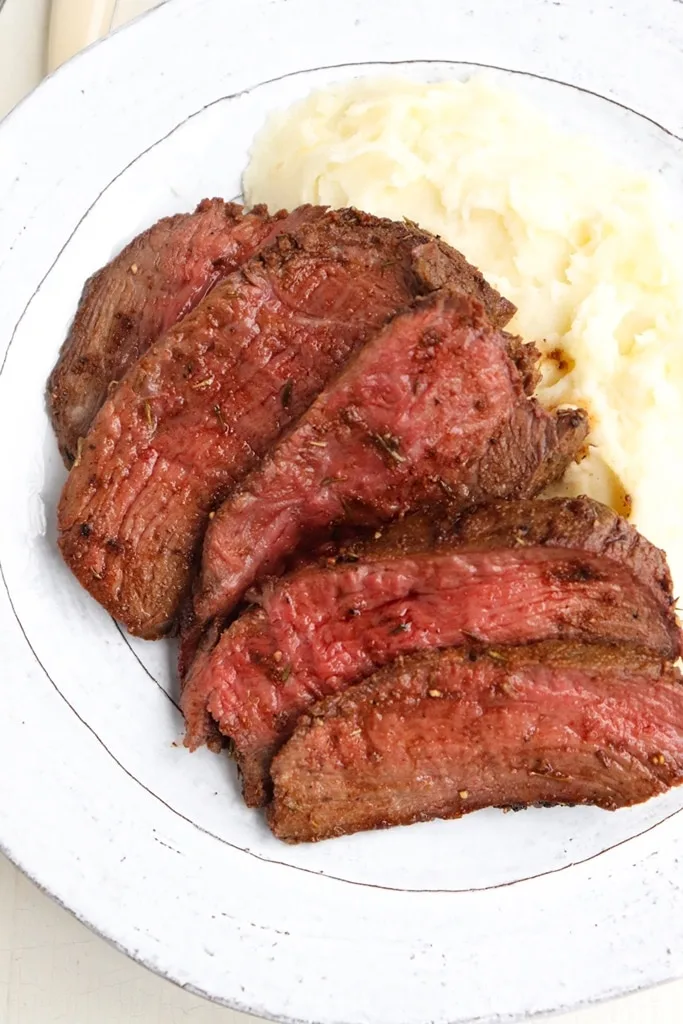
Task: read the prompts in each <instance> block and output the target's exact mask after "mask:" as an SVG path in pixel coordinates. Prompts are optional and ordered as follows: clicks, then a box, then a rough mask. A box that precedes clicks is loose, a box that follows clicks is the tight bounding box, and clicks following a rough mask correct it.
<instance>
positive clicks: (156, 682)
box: [112, 619, 182, 714]
mask: <svg viewBox="0 0 683 1024" xmlns="http://www.w3.org/2000/svg"><path fill="white" fill-rule="evenodd" d="M112 622H113V623H114V627H115V629H116V631H117V633H118V634H119V636H120V637H121V639H122V640H123V642H124V644H125V645H126V647H127V648H128V650H129V651H130V653H131V654H132V655H133V657H134V658H135V660H136V661H137V663H138V665H139V666H140V668H141V669H142V671H143V672H144V673H145V675H146V676H148V678H149V679H151V680H152V682H153V683H154V685H155V686H158V687H159V689H160V690H161V692H162V693H163V695H164V697H166V698H168V700H169V701H170V702H171V704H172V705H173V707H174V708H175V709H176V710H177V711H180V704H178V703H176V701H174V699H173V697H172V696H171V695H170V693H169V692H168V690H166V689H164V687H163V686H162V685H161V683H160V682H159V680H158V679H157V677H156V676H155V675H152V673H151V672H150V670H149V669H148V668H147V666H146V665H145V663H144V661H143V660H142V658H141V657H140V655H139V654H138V652H137V651H136V650H135V648H134V647H133V646H132V644H131V642H130V640H129V639H128V637H127V636H126V634H125V631H124V630H123V629H122V628H121V626H120V624H119V623H118V622H117V621H116V619H112ZM180 713H181V714H182V711H180Z"/></svg>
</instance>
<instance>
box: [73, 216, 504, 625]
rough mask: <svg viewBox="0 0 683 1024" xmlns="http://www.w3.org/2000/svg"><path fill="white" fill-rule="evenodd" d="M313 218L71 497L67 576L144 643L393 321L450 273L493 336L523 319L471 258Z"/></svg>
mask: <svg viewBox="0 0 683 1024" xmlns="http://www.w3.org/2000/svg"><path fill="white" fill-rule="evenodd" d="M306 218H307V219H308V221H309V223H304V224H303V225H302V226H301V227H299V228H298V229H297V230H296V231H295V232H293V233H285V234H280V235H278V237H277V238H276V239H275V241H274V242H273V243H272V244H271V245H270V246H269V247H268V248H266V249H265V250H263V251H262V252H260V253H259V254H258V255H256V256H255V257H253V258H252V259H251V260H250V261H249V262H248V263H247V264H245V265H244V267H243V268H241V269H240V270H238V271H236V272H235V273H234V274H231V275H230V276H229V277H228V278H226V279H225V280H224V281H223V282H221V283H220V284H219V285H218V286H217V287H216V288H214V289H213V291H211V293H210V294H209V295H208V296H207V297H206V298H205V299H204V300H203V301H202V302H201V303H200V305H199V306H198V307H197V308H196V309H195V310H194V312H192V313H190V314H189V315H188V316H187V317H185V319H184V320H183V321H182V322H181V323H180V324H179V325H178V326H176V327H174V328H171V329H170V330H169V331H167V332H166V334H165V335H163V337H162V338H161V339H159V341H157V342H156V343H155V344H154V345H153V346H152V347H151V348H150V349H149V351H148V352H147V354H146V355H145V356H143V357H142V359H140V360H139V361H138V362H137V363H136V364H135V365H134V366H133V367H132V368H131V370H130V371H129V372H128V374H127V375H126V376H125V377H124V379H123V381H122V382H121V383H120V384H119V386H118V387H117V388H116V390H115V391H114V392H113V393H112V394H111V396H110V397H109V398H108V400H107V401H106V402H105V404H104V405H103V407H102V409H101V410H100V412H99V414H98V415H97V417H96V419H95V421H94V423H93V427H92V429H91V431H90V433H89V434H88V437H87V439H86V441H85V443H84V444H83V446H82V451H81V456H80V459H79V461H78V464H77V465H75V466H74V468H73V469H72V471H71V474H70V476H69V479H68V481H67V483H66V486H65V488H64V492H63V494H62V498H61V502H60V507H59V531H60V540H59V543H60V548H61V550H62V554H63V556H64V558H65V560H66V562H67V564H68V565H69V567H70V568H71V569H72V571H73V572H74V573H75V575H76V576H77V577H78V579H79V580H80V582H81V583H82V584H83V586H85V587H86V589H87V590H89V591H90V593H91V594H92V595H93V596H94V597H95V598H96V599H97V600H98V601H99V602H100V604H102V605H103V606H104V607H105V608H106V609H107V611H109V612H110V613H111V614H112V615H113V616H114V617H115V618H117V619H119V620H120V621H121V622H123V623H124V624H125V625H126V626H127V628H128V629H129V630H130V631H131V632H132V633H135V634H137V635H139V636H144V637H147V638H154V637H158V636H161V635H163V634H164V633H165V632H168V631H169V629H170V628H171V627H172V625H173V622H174V618H175V615H176V613H177V610H178V607H179V604H180V602H181V600H182V598H183V594H184V593H185V592H186V590H187V587H188V583H189V579H190V574H191V569H192V564H193V559H194V556H195V553H196V549H197V544H198V542H199V541H200V540H201V537H202V534H203V531H204V528H205V525H206V522H207V520H208V517H209V514H210V513H211V511H212V510H213V509H214V508H215V506H216V505H217V504H218V503H219V502H220V501H221V500H223V499H224V498H225V497H226V495H227V494H228V493H229V492H230V490H231V489H232V488H233V487H234V486H235V484H236V483H237V482H238V481H239V480H240V479H241V478H242V477H243V476H244V474H245V473H246V472H247V471H248V470H249V469H251V468H252V467H253V466H254V464H255V463H256V462H257V460H258V459H259V458H260V457H261V456H262V455H263V454H264V453H265V452H266V451H267V450H268V449H269V448H270V446H271V445H272V444H273V442H274V441H275V440H276V438H277V437H278V436H279V434H280V433H281V432H282V431H283V429H284V428H285V427H286V426H287V425H288V424H289V423H290V422H292V421H293V420H296V419H297V418H298V417H299V416H300V415H301V414H302V413H303V412H304V411H305V409H306V408H307V407H308V406H309V405H310V403H311V401H312V400H313V399H314V398H315V396H316V395H317V394H318V393H319V391H320V390H321V389H322V388H323V387H324V385H325V384H326V383H327V381H328V380H329V379H330V377H331V376H332V375H333V374H334V373H335V371H336V370H338V368H339V367H340V366H342V365H343V364H344V363H345V361H346V360H347V358H348V357H349V355H350V354H351V353H352V352H353V351H354V350H355V349H357V348H358V347H360V346H361V345H362V344H363V343H364V342H365V341H366V340H367V339H368V338H369V337H370V336H371V335H372V334H373V332H374V331H375V330H376V329H377V328H378V327H379V326H380V325H381V324H382V323H383V322H384V321H385V320H386V319H387V317H389V316H390V315H393V314H394V313H396V311H397V310H399V309H401V308H403V307H405V306H406V305H409V304H410V303H411V302H412V301H413V299H414V298H415V296H417V295H420V294H422V293H424V292H428V291H429V290H430V289H431V288H432V286H433V279H435V280H437V281H438V283H439V284H440V283H442V280H443V278H444V274H445V273H446V271H445V270H444V267H446V268H447V267H448V266H449V265H450V267H451V270H452V278H451V281H452V283H453V284H454V285H455V286H458V285H461V286H462V287H466V288H470V289H471V290H473V291H474V292H475V294H476V295H477V296H478V297H479V298H481V299H482V300H483V302H484V305H485V307H486V309H487V312H488V315H489V316H490V317H491V318H492V319H493V320H494V321H496V322H498V323H500V324H502V323H504V322H506V321H507V319H509V317H510V316H511V315H512V313H513V312H514V307H513V306H512V305H511V304H510V303H508V302H507V301H506V300H504V299H502V298H501V297H500V296H499V295H498V294H497V293H496V292H495V291H494V290H493V289H492V288H490V287H489V286H488V285H487V284H486V282H485V281H484V279H483V278H482V277H481V275H480V274H478V273H477V272H476V271H474V269H473V268H472V267H470V266H469V264H467V263H466V261H465V259H464V257H462V256H461V255H460V254H459V253H457V252H455V250H453V249H451V248H450V247H448V246H446V245H445V244H443V243H441V242H437V241H436V240H435V239H433V237H432V236H430V235H428V234H427V233H425V232H421V231H419V230H418V229H416V228H414V227H410V226H407V225H404V224H397V223H395V222H392V221H386V220H379V219H377V218H375V217H371V216H369V215H368V214H363V213H359V212H358V211H355V210H343V211H336V212H329V213H325V212H324V211H323V210H322V209H320V208H317V209H309V210H308V211H307V212H306ZM435 251H436V252H438V254H439V261H438V266H437V267H436V268H435V269H434V268H433V267H432V264H433V262H434V261H433V259H431V258H430V252H431V253H432V254H433V253H434V252H435ZM432 270H433V273H432ZM430 274H431V276H430Z"/></svg>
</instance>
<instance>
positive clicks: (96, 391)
mask: <svg viewBox="0 0 683 1024" xmlns="http://www.w3.org/2000/svg"><path fill="white" fill-rule="evenodd" d="M287 224H288V221H287V214H286V213H285V211H281V212H280V213H277V214H275V216H273V217H270V216H268V211H267V209H266V208H265V206H257V207H255V208H254V209H253V210H252V211H251V212H250V213H245V212H244V210H243V208H242V207H241V206H239V205H238V204H236V203H225V202H224V201H223V200H222V199H205V200H203V201H202V202H201V203H200V204H199V206H198V207H197V209H196V210H195V212H194V213H183V214H178V215H177V216H175V217H164V219H163V220H160V221H159V222H158V223H157V224H155V225H154V226H153V227H151V228H149V229H148V230H147V231H144V232H143V233H142V234H141V235H138V237H137V238H134V239H133V241H132V242H131V243H130V244H129V245H127V246H126V247H125V249H123V251H122V252H121V253H119V255H118V256H116V257H115V258H114V259H113V260H112V261H111V262H110V263H108V264H107V266H106V267H103V268H102V269H101V270H99V271H98V272H97V273H96V274H94V275H93V276H92V277H91V278H90V280H89V281H87V282H86V285H85V288H84V289H83V295H82V296H81V301H80V304H79V306H78V310H77V312H76V317H75V319H74V322H73V324H72V326H71V329H70V331H69V334H68V337H67V339H66V341H65V342H64V345H63V346H62V350H61V352H60V355H59V359H58V360H57V365H56V366H55V368H54V370H53V371H52V374H51V376H50V380H49V382H48V388H47V400H48V408H49V411H50V416H51V418H52V425H53V427H54V430H55V433H56V435H57V440H58V442H59V450H60V451H61V453H62V456H63V457H64V461H65V462H66V464H67V466H71V465H72V464H73V462H74V460H75V459H76V456H77V453H78V444H79V438H84V437H85V435H86V434H87V432H88V430H89V428H90V424H91V423H92V421H93V419H94V417H95V414H96V413H97V411H98V410H99V408H100V407H101V405H102V403H103V402H104V400H105V398H106V397H107V392H108V390H109V387H110V386H111V385H112V384H115V383H116V382H118V381H120V380H121V378H122V377H123V375H124V374H125V372H126V370H127V369H128V368H129V366H131V365H132V364H133V363H134V362H135V361H136V360H137V359H139V358H140V356H141V355H143V354H144V353H145V352H146V351H147V349H148V348H149V346H150V345H151V344H152V342H154V341H156V340H157V338H158V337H160V335H162V334H163V332H164V331H165V330H168V328H169V327H172V326H173V325H174V324H176V323H177V322H178V321H179V320H181V319H182V318H183V317H184V316H186V315H187V314H188V313H189V312H190V311H191V310H192V309H194V308H195V306H196V305H197V304H198V303H199V302H200V301H201V299H203V297H204V296H205V295H206V294H207V292H209V291H210V290H211V288H213V287H214V285H215V284H217V282H218V281H220V280H221V279H222V278H224V277H226V276H227V275H228V274H230V273H232V271H233V270H235V269H236V268H237V267H239V266H240V264H242V263H244V261H245V260H247V259H249V258H250V257H251V256H253V254H254V253H255V252H256V251H257V250H258V249H259V248H260V247H261V246H262V245H264V244H265V243H266V242H267V241H268V240H269V238H272V237H273V235H274V234H276V233H277V232H278V231H286V230H288V226H287Z"/></svg>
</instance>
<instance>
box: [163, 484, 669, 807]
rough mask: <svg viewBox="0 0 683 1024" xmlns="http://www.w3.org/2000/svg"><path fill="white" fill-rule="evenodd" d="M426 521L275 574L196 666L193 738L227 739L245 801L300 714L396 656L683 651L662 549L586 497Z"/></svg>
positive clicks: (189, 693)
mask: <svg viewBox="0 0 683 1024" xmlns="http://www.w3.org/2000/svg"><path fill="white" fill-rule="evenodd" d="M487 523H488V524H490V530H489V533H488V534H487V533H486V530H485V528H486V525H487ZM506 524H507V529H506V528H505V527H506ZM418 525H420V526H421V528H420V529H416V528H415V522H414V521H412V520H407V521H405V522H404V523H399V524H397V525H396V526H394V527H392V528H391V529H390V531H389V532H388V534H387V537H386V538H382V540H380V541H378V542H375V543H373V544H370V545H366V546H365V547H363V546H356V547H355V548H349V549H347V550H345V551H343V552H342V553H341V555H340V557H339V559H337V560H334V559H330V564H329V565H328V566H327V567H326V568H320V567H317V566H311V567H308V568H304V569H301V570H299V571H298V572H295V573H293V574H292V575H291V576H288V577H284V578H282V579H279V580H271V581H269V582H268V583H266V584H265V585H264V586H263V587H262V588H261V589H260V590H259V591H258V592H256V593H254V594H253V595H251V596H252V597H253V599H254V600H255V601H256V602H257V604H258V607H255V608H253V609H250V610H248V611H247V612H245V613H244V614H243V615H242V616H241V617H240V618H239V619H238V620H237V621H236V622H235V623H233V624H232V625H231V626H230V627H229V628H228V629H227V630H225V631H224V632H223V634H222V636H221V637H220V640H219V641H218V643H217V645H216V646H215V648H214V649H213V650H211V649H210V645H209V644H206V645H205V647H204V648H203V649H202V650H201V651H200V653H199V655H198V656H197V658H196V659H195V662H194V663H193V666H192V669H191V671H190V673H189V675H188V678H187V680H186V684H185V686H184V689H183V695H182V708H183V711H184V714H185V718H186V722H187V738H186V743H187V745H188V746H189V747H191V748H195V747H197V746H199V745H200V744H202V743H205V742H207V741H208V742H209V743H213V742H214V741H216V739H217V738H219V736H220V734H222V735H224V736H228V737H230V738H231V739H232V741H233V749H234V752H235V755H236V758H237V761H238V764H239V766H240V769H241V772H242V775H243V781H244V792H245V799H246V801H247V803H249V804H251V805H259V804H261V803H264V802H265V801H266V799H267V796H268V770H269V766H270V761H271V758H272V756H273V754H274V752H275V751H276V750H277V749H278V747H279V746H280V745H281V744H282V742H283V741H284V740H285V739H286V738H287V736H288V735H289V733H290V732H291V730H292V728H293V727H294V724H295V723H296V721H297V719H298V717H299V715H300V714H301V713H302V712H303V711H305V710H306V709H307V708H308V707H310V705H311V704H312V703H313V702H315V701H316V700H319V699H320V698H321V697H323V696H326V695H328V694H333V693H337V692H339V691H342V690H344V689H346V688H347V687H348V686H350V685H351V684H353V683H357V682H358V681H359V680H361V679H363V678H364V677H366V676H368V675H370V674H371V673H372V672H373V671H375V670H376V669H377V668H379V667H381V666H383V665H386V664H387V663H388V662H390V661H392V660H393V659H394V658H396V657H397V656H398V655H402V654H410V653H413V652H416V651H422V650H429V649H432V648H438V647H451V646H456V645H462V644H472V643H475V642H476V643H480V644H482V645H486V644H523V643H529V642H533V641H539V640H551V639H562V640H575V641H592V642H598V643H605V644H607V643H611V644H629V645H632V646H634V647H640V648H643V649H647V650H649V651H651V652H653V653H654V654H656V655H657V656H659V657H662V658H667V659H673V658H676V657H678V655H679V654H680V652H681V633H680V630H679V628H678V624H677V622H676V619H675V616H674V613H673V610H672V598H671V581H670V578H669V575H668V569H667V566H666V561H665V559H664V556H663V554H662V552H660V551H659V550H658V549H657V548H655V547H653V545H651V544H650V543H649V542H648V541H647V540H645V538H644V537H642V536H640V534H638V532H637V531H636V530H635V529H634V528H633V527H632V526H629V524H628V523H626V522H625V521H624V520H622V519H620V518H619V517H618V516H617V515H616V514H615V513H614V512H612V511H611V510H610V509H608V508H606V507H605V506H603V505H599V504H598V503H597V502H594V501H591V500H590V499H589V498H578V499H561V498H558V499H552V500H549V501H537V502H531V501H520V502H509V503H508V502H500V503H497V504H496V505H494V506H492V507H491V508H490V509H488V508H486V509H483V510H480V511H475V512H473V513H470V514H466V515H464V516H462V517H460V518H459V519H458V520H457V521H456V523H455V524H454V525H445V524H444V525H442V526H441V527H440V528H438V529H437V528H436V527H434V526H433V525H431V524H430V525H427V523H426V521H425V523H424V525H422V524H420V521H418ZM522 533H523V536H522ZM219 742H220V741H219Z"/></svg>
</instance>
